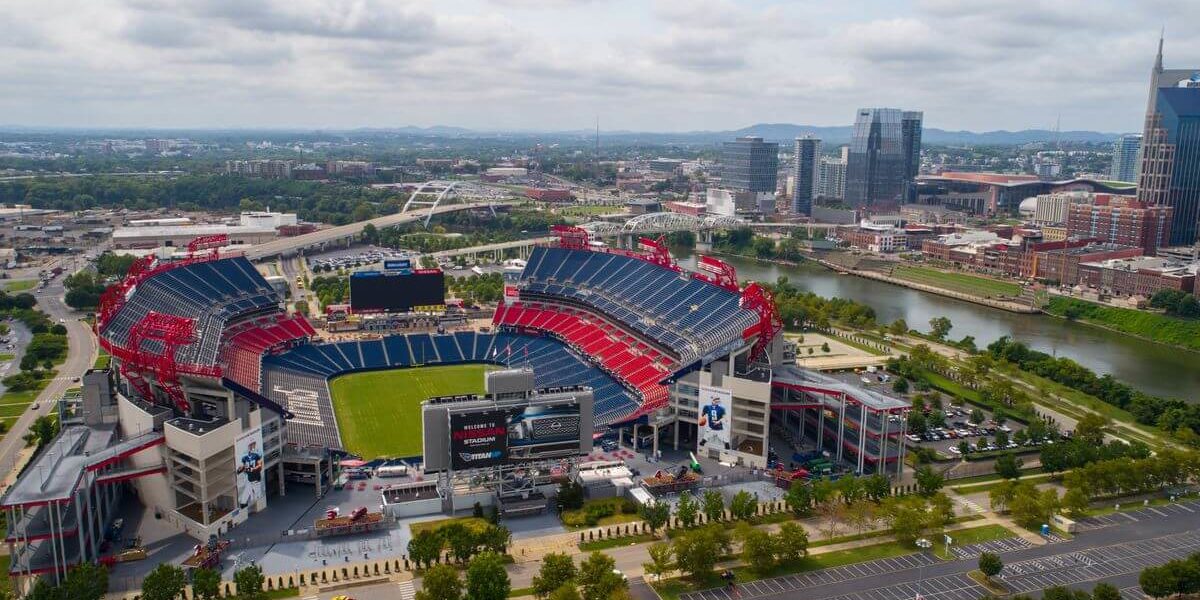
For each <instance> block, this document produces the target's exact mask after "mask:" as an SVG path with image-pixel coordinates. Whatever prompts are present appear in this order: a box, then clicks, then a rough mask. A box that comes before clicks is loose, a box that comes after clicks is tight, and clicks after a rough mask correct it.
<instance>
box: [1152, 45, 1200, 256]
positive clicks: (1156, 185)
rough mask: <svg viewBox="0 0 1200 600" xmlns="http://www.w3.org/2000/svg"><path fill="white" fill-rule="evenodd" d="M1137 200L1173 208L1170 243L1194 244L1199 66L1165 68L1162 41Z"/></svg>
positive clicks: (1199, 205)
mask: <svg viewBox="0 0 1200 600" xmlns="http://www.w3.org/2000/svg"><path fill="white" fill-rule="evenodd" d="M1138 199H1139V200H1141V201H1143V202H1146V203H1148V204H1157V205H1162V206H1170V207H1172V208H1173V209H1174V216H1173V218H1172V223H1171V238H1170V242H1169V243H1170V245H1172V246H1187V245H1192V244H1195V243H1196V237H1197V221H1200V68H1191V69H1165V68H1163V40H1162V38H1161V37H1160V38H1159V40H1158V54H1157V56H1155V58H1154V68H1153V69H1152V70H1151V71H1150V97H1149V99H1148V100H1147V102H1146V121H1145V130H1144V131H1143V133H1142V152H1141V169H1140V171H1139V173H1138Z"/></svg>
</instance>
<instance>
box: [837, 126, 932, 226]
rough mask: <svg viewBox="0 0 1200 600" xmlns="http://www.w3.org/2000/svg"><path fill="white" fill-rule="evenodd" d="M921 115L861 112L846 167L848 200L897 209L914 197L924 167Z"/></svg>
mask: <svg viewBox="0 0 1200 600" xmlns="http://www.w3.org/2000/svg"><path fill="white" fill-rule="evenodd" d="M921 121H922V113H920V112H918V111H902V110H900V109H898V108H862V109H859V111H858V116H857V118H856V119H855V121H854V137H853V139H852V140H851V141H850V154H849V156H848V158H847V164H846V200H847V201H848V202H850V203H851V204H854V205H856V206H877V207H895V206H898V205H899V204H901V203H903V202H906V201H908V200H909V199H911V196H912V195H913V188H912V179H913V178H914V177H916V175H917V169H918V168H919V167H920V164H921Z"/></svg>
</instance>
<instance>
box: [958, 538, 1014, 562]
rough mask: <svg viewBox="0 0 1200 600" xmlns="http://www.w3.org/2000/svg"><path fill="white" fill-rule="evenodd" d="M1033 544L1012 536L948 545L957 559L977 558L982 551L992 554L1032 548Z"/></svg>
mask: <svg viewBox="0 0 1200 600" xmlns="http://www.w3.org/2000/svg"><path fill="white" fill-rule="evenodd" d="M1032 547H1033V544H1031V543H1029V542H1028V541H1026V540H1025V539H1024V538H1019V537H1013V538H1006V539H1003V540H992V541H990V542H981V543H978V544H969V545H966V546H953V545H951V546H950V552H951V553H952V554H954V557H955V558H957V559H964V558H979V555H980V554H983V553H984V552H991V553H992V554H1002V553H1004V552H1016V551H1017V550H1025V549H1026V548H1032Z"/></svg>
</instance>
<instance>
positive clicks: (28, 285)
mask: <svg viewBox="0 0 1200 600" xmlns="http://www.w3.org/2000/svg"><path fill="white" fill-rule="evenodd" d="M37 283H38V282H37V280H36V279H22V280H20V281H9V282H7V283H5V284H4V291H6V292H27V291H29V290H32V289H33V288H34V287H35V286H37Z"/></svg>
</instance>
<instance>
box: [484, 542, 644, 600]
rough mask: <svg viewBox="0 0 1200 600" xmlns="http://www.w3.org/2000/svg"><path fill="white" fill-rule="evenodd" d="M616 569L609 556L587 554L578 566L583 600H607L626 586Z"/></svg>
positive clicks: (595, 553)
mask: <svg viewBox="0 0 1200 600" xmlns="http://www.w3.org/2000/svg"><path fill="white" fill-rule="evenodd" d="M616 568H617V563H616V561H614V560H613V558H612V557H611V556H609V555H607V554H604V553H601V552H593V553H591V554H589V555H588V557H587V558H586V559H584V560H583V562H582V563H580V564H579V578H578V582H579V590H580V591H581V592H582V594H580V595H581V596H583V600H608V599H609V597H611V596H612V595H613V592H616V591H617V590H620V589H623V588H625V587H626V586H628V584H627V583H626V582H625V578H624V577H622V576H621V575H620V574H619V573H617V572H616ZM472 600H474V597H472Z"/></svg>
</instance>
